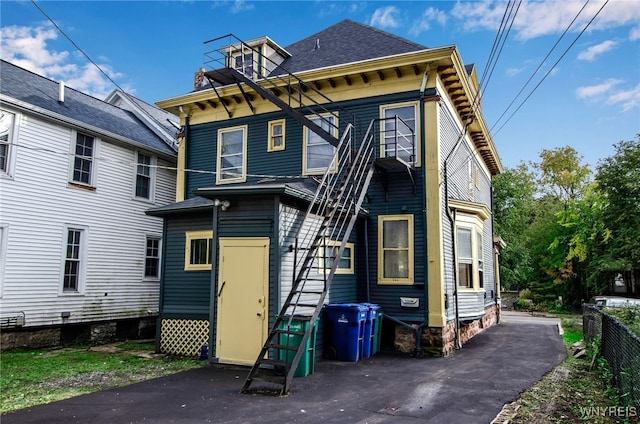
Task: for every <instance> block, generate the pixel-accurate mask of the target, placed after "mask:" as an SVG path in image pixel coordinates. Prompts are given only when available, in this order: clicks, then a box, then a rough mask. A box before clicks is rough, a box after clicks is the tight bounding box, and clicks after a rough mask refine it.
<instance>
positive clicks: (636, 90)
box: [607, 84, 640, 112]
mask: <svg viewBox="0 0 640 424" xmlns="http://www.w3.org/2000/svg"><path fill="white" fill-rule="evenodd" d="M607 103H608V104H613V105H615V104H621V105H622V110H624V111H625V112H626V111H628V110H631V109H633V108H636V107H640V84H638V85H636V86H635V87H633V88H631V89H629V90H625V91H619V92H617V93H614V94H612V95H611V96H609V98H608V99H607Z"/></svg>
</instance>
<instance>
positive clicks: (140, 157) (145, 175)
mask: <svg viewBox="0 0 640 424" xmlns="http://www.w3.org/2000/svg"><path fill="white" fill-rule="evenodd" d="M155 164H156V158H155V156H151V155H147V154H144V153H141V152H136V178H135V188H134V197H136V198H138V199H145V200H150V201H153V195H154V182H155Z"/></svg>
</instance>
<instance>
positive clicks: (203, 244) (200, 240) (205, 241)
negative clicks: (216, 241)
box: [184, 230, 213, 271]
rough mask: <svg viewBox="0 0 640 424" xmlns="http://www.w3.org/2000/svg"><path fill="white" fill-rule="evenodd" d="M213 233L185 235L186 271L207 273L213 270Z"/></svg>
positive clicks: (208, 231) (189, 233) (201, 232)
mask: <svg viewBox="0 0 640 424" xmlns="http://www.w3.org/2000/svg"><path fill="white" fill-rule="evenodd" d="M212 243H213V231H212V230H203V231H187V232H186V233H185V249H184V270H185V271H206V270H210V269H211V260H212V257H211V252H212V251H211V245H212Z"/></svg>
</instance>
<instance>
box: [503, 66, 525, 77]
mask: <svg viewBox="0 0 640 424" xmlns="http://www.w3.org/2000/svg"><path fill="white" fill-rule="evenodd" d="M525 69H526V68H525V67H524V66H523V67H520V68H508V69H507V70H506V71H505V72H506V74H507V76H508V77H515V76H516V75H518V74H519V73H521V72H522V71H524V70H525Z"/></svg>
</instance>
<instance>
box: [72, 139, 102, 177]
mask: <svg viewBox="0 0 640 424" xmlns="http://www.w3.org/2000/svg"><path fill="white" fill-rule="evenodd" d="M97 144H98V143H97V140H96V139H95V138H94V137H91V136H90V135H87V134H82V133H80V132H77V133H76V134H75V142H74V143H73V162H72V165H71V182H72V183H76V184H81V185H85V186H94V185H95V171H96V169H95V168H96V166H95V158H96V153H97V148H98V145H97Z"/></svg>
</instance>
